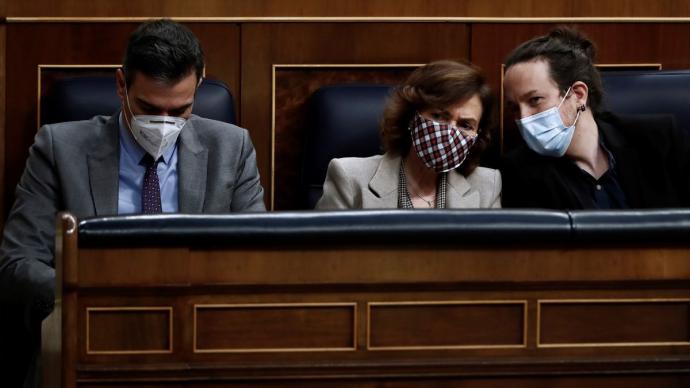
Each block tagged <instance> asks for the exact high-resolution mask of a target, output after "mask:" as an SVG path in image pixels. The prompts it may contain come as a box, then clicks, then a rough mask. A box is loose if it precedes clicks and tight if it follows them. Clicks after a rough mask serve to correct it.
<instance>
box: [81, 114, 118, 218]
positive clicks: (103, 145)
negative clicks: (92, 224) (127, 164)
mask: <svg viewBox="0 0 690 388" xmlns="http://www.w3.org/2000/svg"><path fill="white" fill-rule="evenodd" d="M119 117H120V112H119V111H118V112H117V113H115V114H114V115H112V116H111V117H110V119H109V120H108V122H107V123H106V125H105V127H101V128H98V129H97V130H99V131H105V133H104V136H98V138H103V139H105V140H104V141H103V142H100V143H98V144H96V145H95V146H94V147H93V148H92V150H91V151H90V152H89V153H88V155H87V164H88V168H89V185H90V188H91V196H92V199H93V205H94V210H95V214H96V215H97V216H106V215H114V214H117V206H118V205H117V200H118V188H119V180H120V177H119V172H120V166H119V162H120V137H119V128H118V126H119Z"/></svg>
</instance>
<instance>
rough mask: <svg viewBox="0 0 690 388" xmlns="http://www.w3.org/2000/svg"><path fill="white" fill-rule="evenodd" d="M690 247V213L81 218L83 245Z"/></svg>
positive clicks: (350, 213) (379, 213)
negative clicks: (608, 245)
mask: <svg viewBox="0 0 690 388" xmlns="http://www.w3.org/2000/svg"><path fill="white" fill-rule="evenodd" d="M659 242H664V243H675V244H685V245H687V244H690V210H685V209H668V210H645V211H637V210H635V211H572V212H565V211H550V210H505V209H503V210H427V211H423V210H420V211H405V210H362V211H343V212H315V211H297V212H274V213H246V214H231V215H212V216H208V215H157V216H117V217H106V218H92V219H85V220H81V221H80V223H79V244H80V245H81V246H89V245H99V246H102V245H105V246H113V245H122V246H126V245H137V246H139V245H142V244H143V245H147V244H153V245H158V246H160V245H171V246H181V245H193V244H204V245H206V246H228V245H232V246H238V245H257V244H258V245H262V246H265V245H270V246H280V245H289V246H295V245H297V246H304V247H311V246H327V245H331V244H367V245H376V244H381V245H389V246H390V245H391V244H393V245H400V246H415V245H417V246H420V245H424V246H429V245H438V246H458V247H460V246H479V245H481V246H490V247H511V246H516V245H520V246H553V245H554V244H562V245H563V246H569V245H575V246H581V245H583V244H590V243H593V244H616V245H620V244H623V245H626V246H634V245H639V244H649V243H659Z"/></svg>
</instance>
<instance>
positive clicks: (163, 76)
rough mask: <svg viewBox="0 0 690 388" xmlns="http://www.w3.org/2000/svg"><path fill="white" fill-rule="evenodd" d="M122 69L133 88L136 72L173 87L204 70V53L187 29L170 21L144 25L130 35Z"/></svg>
mask: <svg viewBox="0 0 690 388" xmlns="http://www.w3.org/2000/svg"><path fill="white" fill-rule="evenodd" d="M122 70H123V71H124V73H125V80H126V82H127V86H128V87H129V86H130V85H131V83H132V81H133V80H134V75H135V74H136V72H141V73H142V74H145V75H146V76H149V77H152V78H154V79H156V80H159V81H162V82H165V83H167V84H172V83H175V82H177V81H179V80H180V79H182V78H183V77H185V76H187V75H188V74H189V73H191V72H192V71H195V72H196V78H197V80H199V79H201V77H202V76H203V71H204V52H203V51H202V50H201V45H199V41H198V40H197V38H196V36H194V34H193V33H192V31H190V30H189V29H188V28H187V27H185V26H183V25H181V24H179V23H176V22H174V21H172V20H170V19H159V20H152V21H149V22H146V23H143V24H141V25H140V26H139V27H137V29H136V30H134V32H133V33H132V35H130V37H129V42H128V43H127V51H126V52H125V58H124V60H123V65H122Z"/></svg>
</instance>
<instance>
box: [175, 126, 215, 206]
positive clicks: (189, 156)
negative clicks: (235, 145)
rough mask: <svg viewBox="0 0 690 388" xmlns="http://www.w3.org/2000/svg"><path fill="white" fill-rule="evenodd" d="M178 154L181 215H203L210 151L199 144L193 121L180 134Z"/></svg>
mask: <svg viewBox="0 0 690 388" xmlns="http://www.w3.org/2000/svg"><path fill="white" fill-rule="evenodd" d="M178 152H179V154H178V165H177V167H178V171H179V176H178V185H179V188H178V190H179V201H180V203H179V209H180V213H201V212H202V211H203V206H204V194H205V193H206V173H207V163H208V150H207V149H206V148H205V147H204V146H202V145H201V143H200V142H199V139H198V137H197V135H196V132H195V131H194V126H193V124H192V121H191V120H189V121H187V124H186V126H185V128H184V129H183V130H182V133H180V143H179V145H178Z"/></svg>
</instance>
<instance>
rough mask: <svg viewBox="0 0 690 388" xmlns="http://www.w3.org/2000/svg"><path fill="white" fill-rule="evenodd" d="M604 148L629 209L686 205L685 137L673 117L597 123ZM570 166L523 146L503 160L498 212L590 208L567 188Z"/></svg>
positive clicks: (689, 196) (689, 176)
mask: <svg viewBox="0 0 690 388" xmlns="http://www.w3.org/2000/svg"><path fill="white" fill-rule="evenodd" d="M596 122H597V125H598V127H599V134H600V136H601V138H602V140H603V143H604V145H605V146H606V147H607V148H608V149H609V151H611V153H612V154H613V157H614V159H615V161H616V173H617V177H618V182H619V183H620V186H621V188H622V189H623V192H624V193H625V196H626V199H627V203H628V206H630V207H631V208H664V207H687V206H690V166H689V164H690V146H689V145H688V140H687V138H688V136H687V135H686V134H685V133H684V132H681V131H679V130H678V129H677V128H676V126H675V120H674V118H673V117H672V116H667V115H663V116H662V115H658V116H625V117H623V116H615V115H613V114H610V113H604V114H601V115H599V116H598V117H597V118H596ZM572 164H573V162H572V161H571V160H569V159H568V158H566V157H560V158H554V157H548V156H542V155H539V154H537V153H535V152H534V151H532V150H530V149H529V148H527V146H526V145H522V146H520V147H519V148H517V149H515V150H513V151H512V152H510V153H509V154H507V155H506V156H505V158H503V160H502V163H501V174H502V176H503V196H502V203H503V207H532V208H551V209H589V208H592V207H593V204H592V202H589V201H582V198H581V196H578V195H576V193H575V191H574V190H573V189H572V175H571V174H570V171H572V170H573V169H572Z"/></svg>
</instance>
